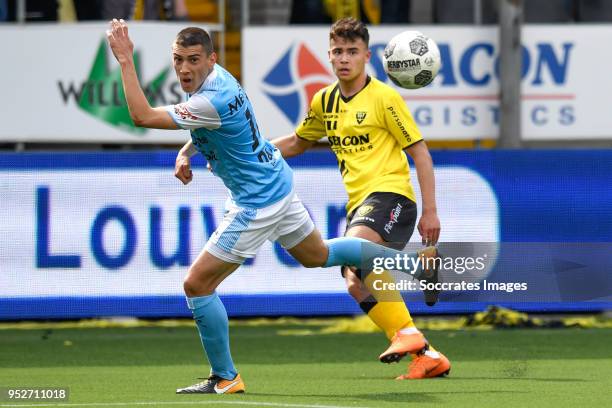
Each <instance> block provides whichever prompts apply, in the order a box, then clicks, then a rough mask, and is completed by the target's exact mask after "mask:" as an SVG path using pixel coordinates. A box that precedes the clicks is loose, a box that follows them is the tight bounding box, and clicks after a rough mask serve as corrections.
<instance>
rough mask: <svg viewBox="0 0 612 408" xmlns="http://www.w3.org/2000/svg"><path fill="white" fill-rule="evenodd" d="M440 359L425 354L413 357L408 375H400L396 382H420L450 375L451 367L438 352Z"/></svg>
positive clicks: (446, 359)
mask: <svg viewBox="0 0 612 408" xmlns="http://www.w3.org/2000/svg"><path fill="white" fill-rule="evenodd" d="M438 354H439V355H440V358H433V357H430V356H428V355H425V354H421V355H418V356H415V357H414V360H412V362H411V363H410V365H409V366H408V373H407V374H403V375H400V376H399V377H397V378H396V380H421V379H424V378H434V377H444V376H446V375H448V374H449V373H450V370H451V365H450V361H448V358H446V356H445V355H444V354H442V353H440V352H438Z"/></svg>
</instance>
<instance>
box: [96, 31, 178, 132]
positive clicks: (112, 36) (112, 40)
mask: <svg viewBox="0 0 612 408" xmlns="http://www.w3.org/2000/svg"><path fill="white" fill-rule="evenodd" d="M109 24H110V27H109V29H108V30H107V31H106V38H107V40H108V44H109V45H110V47H111V50H112V51H113V55H114V56H115V58H116V59H117V62H119V65H120V66H121V79H122V80H123V91H124V93H125V99H126V100H127V104H128V108H129V110H130V116H131V117H132V121H133V122H134V124H135V125H136V126H141V127H146V128H156V129H178V126H177V125H176V123H174V121H173V120H172V118H171V117H170V115H169V114H168V112H166V109H165V108H152V107H151V105H149V101H147V98H146V97H145V95H144V92H143V91H142V88H141V87H140V83H139V82H138V76H137V75H136V68H135V66H134V44H133V43H132V40H131V39H130V37H129V34H128V27H127V24H126V23H125V21H123V20H117V19H113V20H112V21H111V22H110V23H109Z"/></svg>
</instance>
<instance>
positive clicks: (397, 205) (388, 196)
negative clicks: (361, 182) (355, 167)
mask: <svg viewBox="0 0 612 408" xmlns="http://www.w3.org/2000/svg"><path fill="white" fill-rule="evenodd" d="M416 219H417V206H416V204H415V202H414V201H412V200H410V199H409V198H407V197H405V196H403V195H401V194H397V193H389V192H380V193H372V194H370V195H369V196H368V197H367V198H366V199H365V200H364V201H363V203H361V204H360V205H359V207H357V208H355V209H354V210H353V211H352V212H351V213H350V214H349V215H348V217H346V230H345V231H344V233H345V235H346V232H347V231H348V230H349V229H351V228H352V227H354V226H356V225H365V226H366V227H370V228H372V229H373V230H374V231H376V232H377V233H378V234H379V235H380V236H381V237H382V239H383V241H385V242H384V244H383V245H385V246H388V247H390V248H393V249H397V250H400V251H401V250H402V249H404V247H405V246H406V244H407V243H408V241H410V237H411V236H412V233H413V232H414V226H415V225H416ZM341 269H342V276H344V267H343V268H341Z"/></svg>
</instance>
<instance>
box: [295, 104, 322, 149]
mask: <svg viewBox="0 0 612 408" xmlns="http://www.w3.org/2000/svg"><path fill="white" fill-rule="evenodd" d="M295 134H296V135H297V136H298V137H299V138H301V139H304V140H308V141H310V142H316V141H317V140H319V139H321V138H322V137H325V136H327V134H326V133H325V124H324V123H323V107H322V106H321V93H320V92H317V93H316V94H315V96H313V97H312V101H311V102H310V109H309V110H308V113H307V114H306V117H305V118H304V120H303V121H302V123H301V124H300V125H299V126H298V127H297V129H296V130H295Z"/></svg>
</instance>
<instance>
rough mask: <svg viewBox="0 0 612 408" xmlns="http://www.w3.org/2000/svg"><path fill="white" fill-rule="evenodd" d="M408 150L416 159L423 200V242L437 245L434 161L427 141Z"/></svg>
mask: <svg viewBox="0 0 612 408" xmlns="http://www.w3.org/2000/svg"><path fill="white" fill-rule="evenodd" d="M406 152H407V153H408V154H409V155H410V157H412V160H413V161H414V166H415V167H416V171H417V176H418V178H419V186H420V187H421V196H422V200H423V203H422V205H423V207H422V208H423V211H422V214H421V219H420V220H419V223H418V226H417V228H418V230H419V233H420V234H421V237H422V242H423V244H425V245H435V244H436V243H437V242H438V238H439V237H440V219H439V218H438V209H437V207H436V180H435V177H434V172H433V161H432V160H431V155H430V154H429V149H427V145H426V144H425V141H420V142H417V143H415V144H413V145H411V146H408V147H407V148H406Z"/></svg>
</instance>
